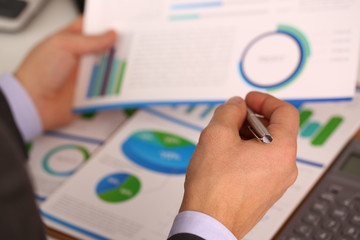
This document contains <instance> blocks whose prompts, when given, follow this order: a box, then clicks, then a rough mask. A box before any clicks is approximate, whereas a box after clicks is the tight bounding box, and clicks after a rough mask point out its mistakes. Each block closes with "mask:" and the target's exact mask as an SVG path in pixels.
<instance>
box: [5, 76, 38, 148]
mask: <svg viewBox="0 0 360 240" xmlns="http://www.w3.org/2000/svg"><path fill="white" fill-rule="evenodd" d="M0 89H1V90H2V92H3V94H4V96H5V98H6V99H7V101H8V104H9V106H10V109H11V112H12V114H13V118H14V120H15V123H16V125H17V127H18V128H19V131H20V133H21V135H22V138H23V140H24V142H28V141H30V140H32V139H34V138H35V137H37V136H38V135H40V134H41V132H42V130H43V127H42V123H41V119H40V116H39V114H38V112H37V110H36V107H35V105H34V103H33V101H32V100H31V98H30V96H29V95H28V93H27V92H26V90H25V89H24V87H23V86H22V85H21V84H20V83H19V82H18V80H17V79H16V78H15V77H14V75H12V74H3V75H1V76H0Z"/></svg>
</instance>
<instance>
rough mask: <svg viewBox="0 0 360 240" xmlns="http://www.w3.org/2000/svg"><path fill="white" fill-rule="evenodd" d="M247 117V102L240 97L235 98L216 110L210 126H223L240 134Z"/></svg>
mask: <svg viewBox="0 0 360 240" xmlns="http://www.w3.org/2000/svg"><path fill="white" fill-rule="evenodd" d="M245 117H246V104H245V101H244V100H243V99H242V98H240V97H233V98H230V99H229V100H228V101H227V102H226V103H225V104H224V105H222V106H220V107H218V108H217V109H216V111H215V113H214V116H213V118H212V119H211V121H210V125H211V124H222V125H226V126H229V127H230V128H231V129H232V130H234V131H237V132H238V131H239V130H240V128H241V126H242V125H243V123H244V120H245Z"/></svg>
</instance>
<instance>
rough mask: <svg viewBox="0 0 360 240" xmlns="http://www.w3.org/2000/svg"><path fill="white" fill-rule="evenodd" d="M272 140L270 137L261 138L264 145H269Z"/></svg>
mask: <svg viewBox="0 0 360 240" xmlns="http://www.w3.org/2000/svg"><path fill="white" fill-rule="evenodd" d="M272 140H273V138H272V136H271V135H265V137H263V142H264V143H271V142H272Z"/></svg>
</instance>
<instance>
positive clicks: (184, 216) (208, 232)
mask: <svg viewBox="0 0 360 240" xmlns="http://www.w3.org/2000/svg"><path fill="white" fill-rule="evenodd" d="M179 233H191V234H194V235H196V236H199V237H201V238H204V239H207V240H218V239H223V240H236V237H235V236H234V234H233V233H232V232H231V231H230V230H229V229H227V228H226V227H225V226H224V225H223V224H222V223H220V222H219V221H217V220H216V219H215V218H212V217H210V216H209V215H206V214H204V213H201V212H196V211H184V212H181V213H179V214H178V215H177V216H176V218H175V220H174V223H173V226H172V228H171V231H170V234H169V237H171V236H173V235H175V234H179Z"/></svg>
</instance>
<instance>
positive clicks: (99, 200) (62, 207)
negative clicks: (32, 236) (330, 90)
mask: <svg viewBox="0 0 360 240" xmlns="http://www.w3.org/2000/svg"><path fill="white" fill-rule="evenodd" d="M359 107H360V94H359V93H358V94H357V95H356V96H355V98H354V100H353V101H351V102H339V103H322V104H320V103H307V104H304V105H303V106H302V107H301V109H300V110H299V111H300V116H301V127H300V132H299V136H298V154H297V166H298V169H299V176H298V179H297V180H296V182H295V184H294V185H293V186H292V187H290V188H289V189H288V191H287V192H286V193H285V195H284V196H283V197H282V198H281V199H280V200H279V201H278V202H277V203H276V204H275V205H274V206H273V207H272V208H271V209H270V210H269V211H268V213H267V214H266V215H265V216H264V217H263V219H262V220H261V221H260V222H259V223H258V224H257V225H256V226H255V228H254V229H253V230H252V231H251V232H249V234H248V235H247V236H246V237H245V238H244V239H246V240H256V239H271V238H272V237H273V236H274V235H275V234H276V232H277V231H278V230H279V229H280V228H281V226H282V225H283V224H284V223H285V221H286V220H287V218H288V217H289V216H290V215H291V214H292V212H293V211H294V210H295V208H296V207H297V206H298V204H300V202H301V201H302V199H303V198H304V197H305V196H306V195H307V193H308V192H309V191H310V190H311V188H312V187H313V186H314V184H315V183H316V182H317V180H318V179H319V178H320V177H321V176H322V174H324V172H325V171H326V170H327V168H328V167H329V166H330V165H331V163H332V162H333V161H334V159H335V158H336V156H337V155H338V154H339V152H340V151H341V149H342V148H343V147H344V146H345V145H346V144H347V142H348V141H349V139H350V138H351V137H352V136H353V135H354V133H355V132H356V131H357V129H358V128H359V126H360V111H358V110H359ZM214 108H215V106H213V105H201V106H200V105H197V106H194V105H190V106H176V107H170V106H169V107H152V108H148V109H145V110H140V111H138V112H137V113H136V114H135V115H134V116H132V118H130V119H129V120H127V121H126V122H125V124H123V125H122V126H121V127H120V128H119V129H118V130H117V131H116V132H115V133H114V134H113V135H112V137H111V138H110V139H109V140H108V141H107V142H106V144H104V145H103V146H102V147H101V149H100V150H99V151H97V152H96V153H95V154H94V155H93V156H92V158H91V160H90V161H88V163H87V164H86V165H84V166H83V167H82V168H81V169H80V170H79V171H78V172H77V173H76V174H75V175H73V176H72V177H71V178H70V179H69V180H68V181H67V182H66V183H64V184H63V185H62V186H61V187H60V188H59V189H58V190H57V191H56V192H55V193H54V194H52V195H51V196H50V197H49V198H48V200H47V201H46V202H44V203H43V204H42V205H41V213H42V216H43V218H44V221H45V222H46V224H47V225H48V226H49V227H51V228H55V229H57V230H59V231H61V232H64V233H67V234H69V235H72V236H75V237H77V238H80V239H133V240H135V239H166V237H167V234H168V233H169V230H170V228H171V224H172V221H173V219H174V218H175V216H176V214H177V212H178V209H179V206H180V203H181V200H182V194H183V186H184V185H183V184H184V178H185V171H186V166H187V163H188V161H189V159H190V156H191V154H192V151H193V150H194V148H195V145H196V143H197V141H198V138H199V135H200V132H201V130H202V129H203V128H204V127H205V125H206V124H207V123H208V121H209V120H210V118H211V116H212V113H213V110H214ZM234 191H236V189H234Z"/></svg>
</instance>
